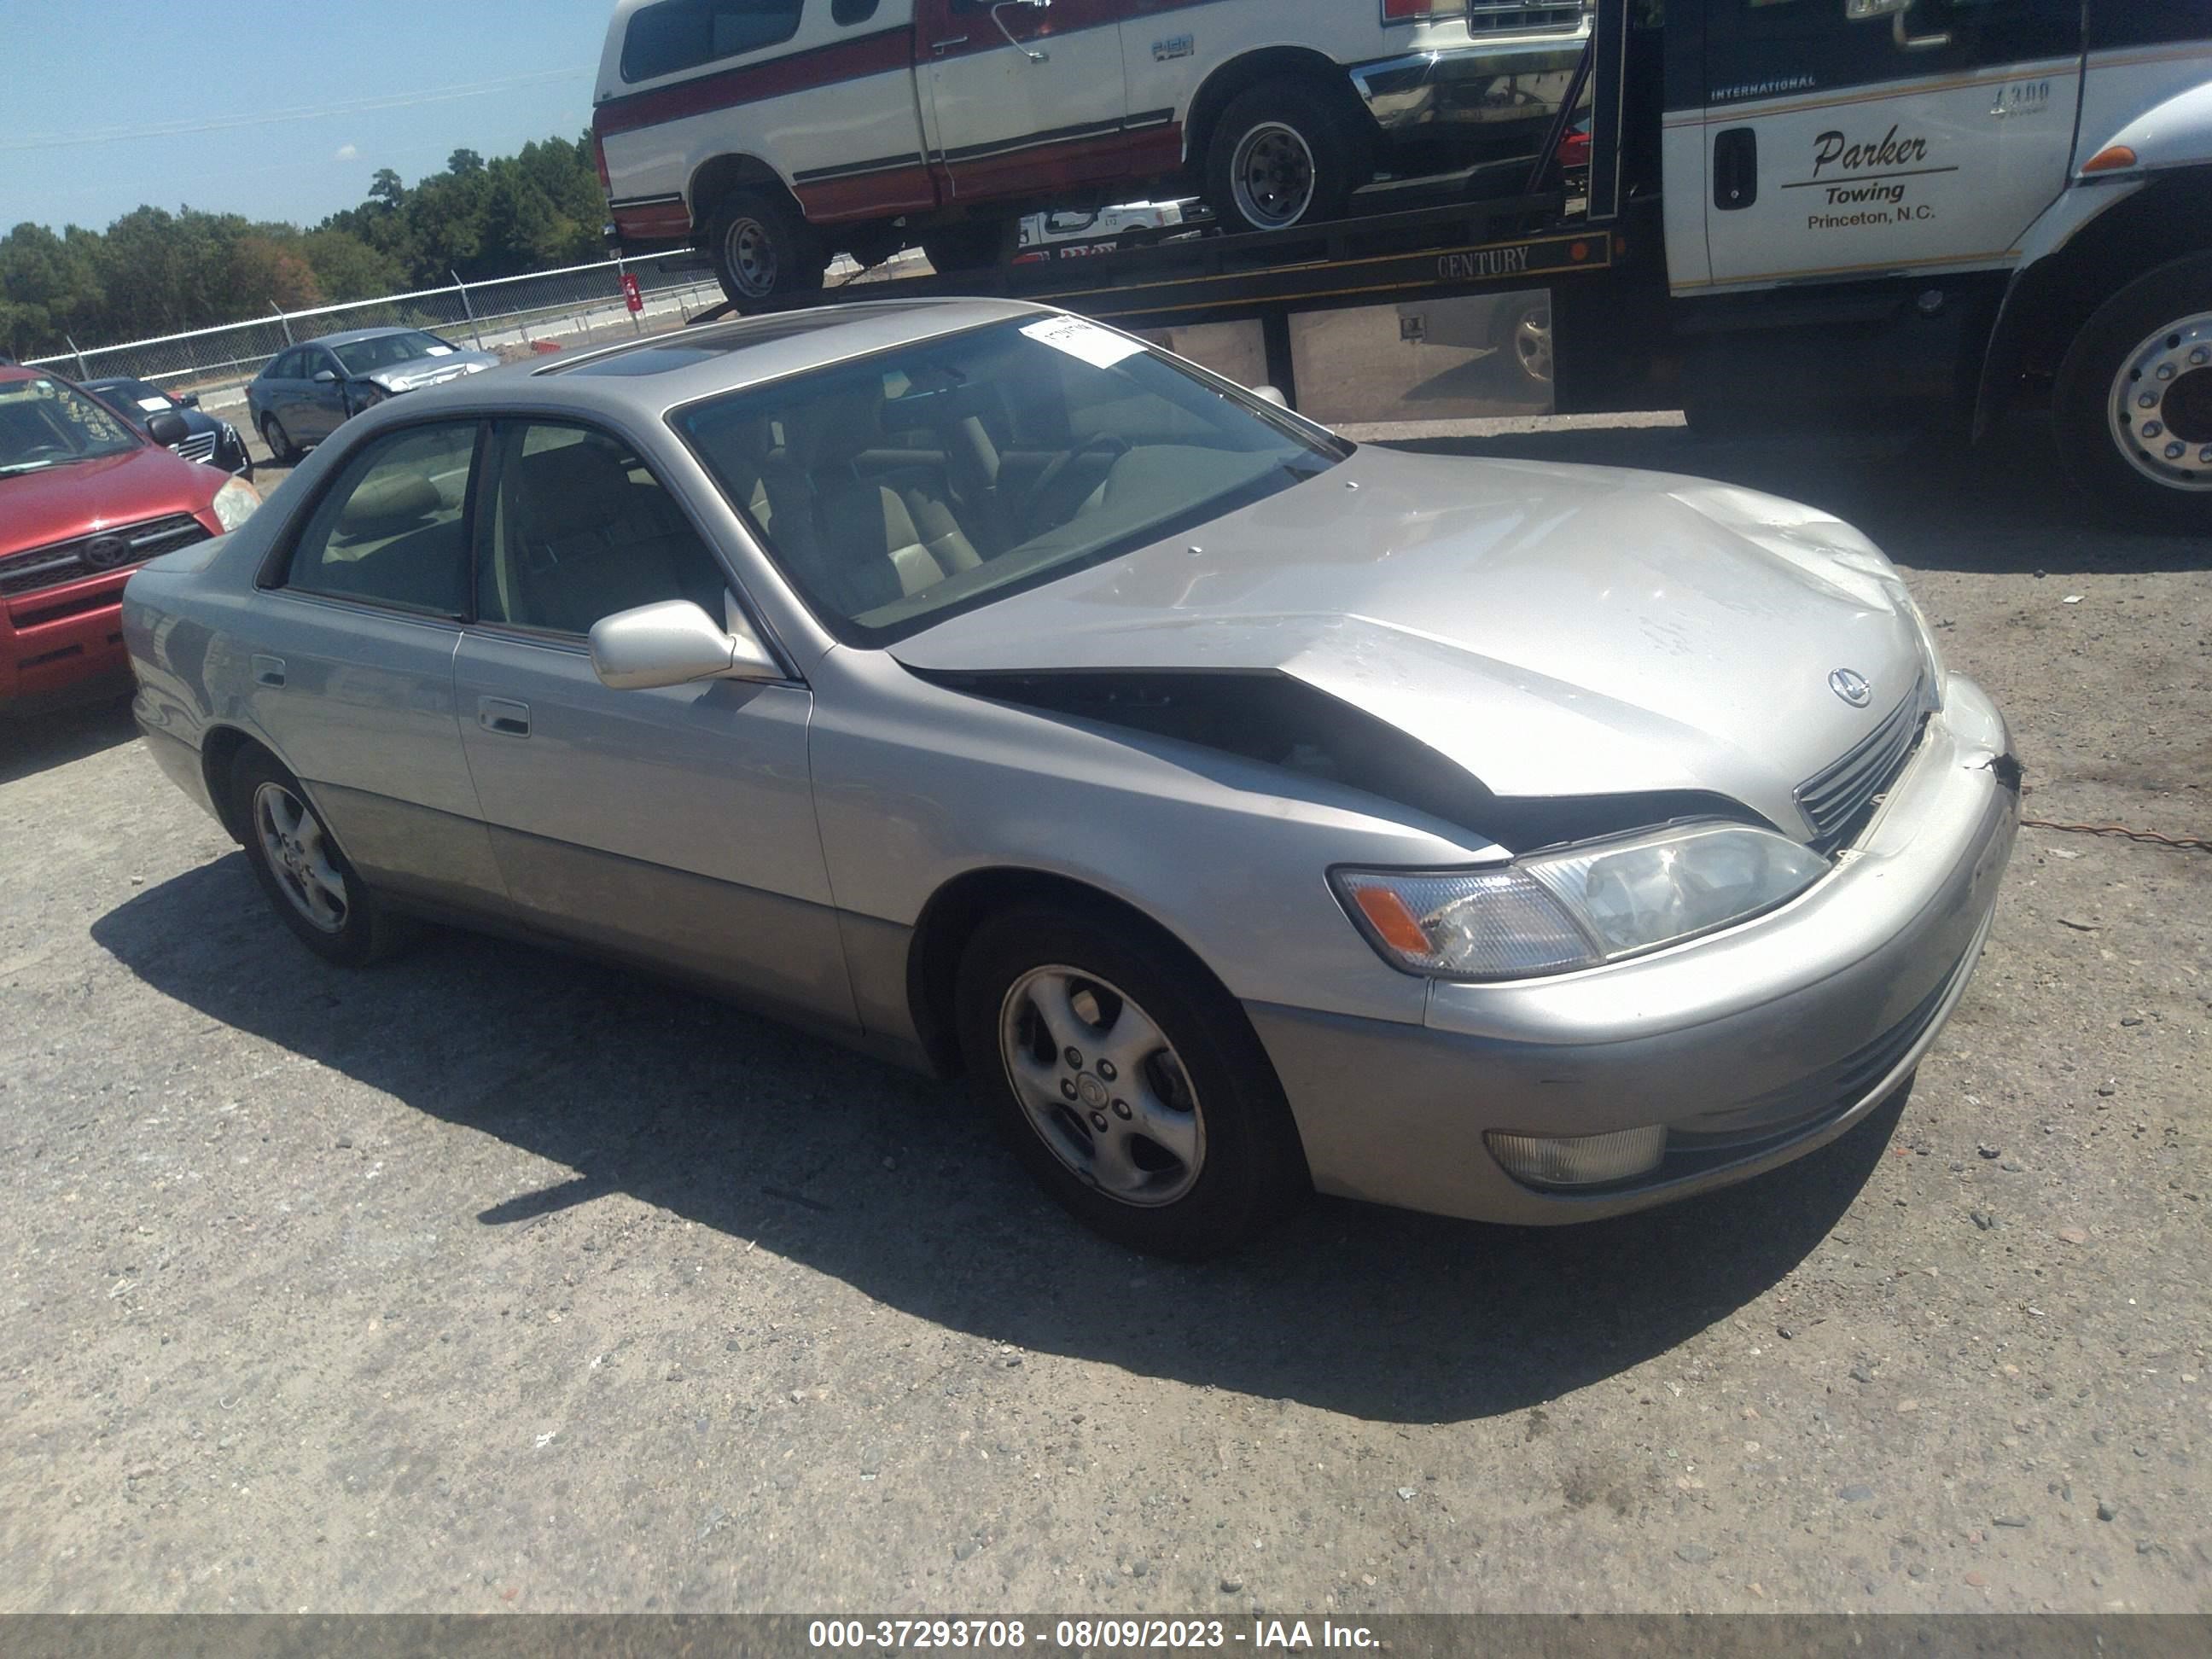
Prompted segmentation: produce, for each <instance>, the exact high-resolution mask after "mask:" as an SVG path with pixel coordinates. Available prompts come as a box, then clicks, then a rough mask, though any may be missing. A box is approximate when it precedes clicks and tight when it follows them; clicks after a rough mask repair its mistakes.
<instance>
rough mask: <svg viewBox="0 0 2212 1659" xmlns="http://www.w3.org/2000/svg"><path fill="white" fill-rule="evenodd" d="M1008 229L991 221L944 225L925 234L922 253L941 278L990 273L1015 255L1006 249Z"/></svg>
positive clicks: (922, 237)
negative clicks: (955, 274) (974, 271)
mask: <svg viewBox="0 0 2212 1659" xmlns="http://www.w3.org/2000/svg"><path fill="white" fill-rule="evenodd" d="M1008 228H1009V227H1007V226H1006V225H1002V224H994V223H991V222H987V221H986V222H978V223H975V224H964V225H945V226H943V227H941V228H939V229H936V230H926V231H924V232H922V234H921V251H922V252H923V254H924V255H925V256H927V258H928V260H929V268H930V269H931V270H933V271H935V272H936V273H937V274H938V275H939V276H951V275H953V274H954V273H956V272H958V271H963V270H989V269H990V268H991V267H992V266H994V265H996V264H1004V263H1005V261H1006V256H1007V255H1008V254H1009V253H1010V252H1012V250H1011V249H1010V248H1008V246H1007V240H1008V238H1007V234H1006V233H1007V230H1008Z"/></svg>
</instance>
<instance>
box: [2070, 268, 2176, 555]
mask: <svg viewBox="0 0 2212 1659" xmlns="http://www.w3.org/2000/svg"><path fill="white" fill-rule="evenodd" d="M2145 398H2149V399H2152V400H2153V401H2152V402H2151V404H2149V406H2148V407H2145V406H2144V404H2143V401H2142V400H2143V399H2145ZM2051 430H2052V433H2053V434H2054V435H2055V436H2056V437H2057V440H2058V446H2059V451H2060V454H2061V456H2062V458H2063V459H2064V461H2065V464H2066V468H2067V471H2069V472H2070V473H2071V474H2072V475H2073V477H2074V481H2075V483H2077V484H2078V485H2080V486H2081V489H2083V490H2084V491H2085V492H2087V494H2088V495H2091V496H2093V497H2094V498H2095V500H2096V501H2097V502H2098V503H2099V505H2100V506H2101V507H2105V508H2106V510H2108V511H2110V512H2111V513H2113V514H2114V515H2116V516H2118V517H2119V518H2122V519H2124V520H2128V521H2130V522H2131V523H2135V524H2138V525H2142V526H2150V527H2155V528H2160V529H2165V530H2173V531H2179V532H2184V533H2189V532H2197V533H2202V532H2205V531H2208V530H2212V253H2195V254H2191V255H2190V256H2189V257H2188V258H2182V259H2176V260H2175V261H2173V262H2172V264H2166V265H2161V266H2160V267H2159V268H2158V269H2157V270H2152V271H2149V272H2147V273H2146V274H2144V275H2143V276H2138V277H2137V278H2136V280H2135V281H2134V282H2132V283H2129V284H2128V285H2127V286H2126V287H2125V288H2124V289H2121V290H2120V291H2119V292H2118V294H2115V295H2113V296H2112V298H2111V299H2109V300H2107V301H2105V303H2104V304H2103V305H2101V306H2100V307H2098V308H2097V310H2096V312H2095V313H2094V314H2093V316H2091V318H2090V319H2089V320H2088V322H2087V323H2086V324H2084V325H2082V329H2081V333H2080V334H2078V335H2076V336H2075V340H2074V344H2073V346H2072V347H2071V348H2070V349H2069V350H2068V352H2067V354H2066V361H2065V362H2064V363H2063V364H2062V365H2061V366H2060V368H2059V371H2058V383H2057V388H2056V389H2055V391H2054V392H2053V394H2052V399H2051ZM2177 450H2178V451H2179V453H2175V452H2176V451H2177Z"/></svg>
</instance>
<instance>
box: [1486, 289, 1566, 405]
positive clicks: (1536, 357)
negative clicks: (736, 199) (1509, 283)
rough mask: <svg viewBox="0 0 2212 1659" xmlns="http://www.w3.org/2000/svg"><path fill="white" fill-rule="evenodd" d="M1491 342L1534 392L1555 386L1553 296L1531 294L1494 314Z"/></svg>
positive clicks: (1492, 316)
mask: <svg viewBox="0 0 2212 1659" xmlns="http://www.w3.org/2000/svg"><path fill="white" fill-rule="evenodd" d="M1490 343H1491V345H1492V348H1493V349H1496V350H1498V351H1499V352H1502V353H1504V356H1505V359H1506V362H1507V364H1508V366H1509V367H1510V368H1511V369H1512V370H1513V371H1514V373H1515V374H1516V376H1517V378H1518V379H1519V380H1520V382H1521V384H1522V386H1527V387H1528V389H1529V390H1531V391H1540V390H1541V391H1549V390H1550V389H1551V386H1552V297H1551V295H1548V294H1538V295H1528V296H1525V297H1523V298H1521V299H1517V300H1514V301H1508V302H1506V303H1504V304H1502V305H1500V306H1499V307H1498V309H1497V310H1496V311H1494V312H1492V313H1491V319H1490Z"/></svg>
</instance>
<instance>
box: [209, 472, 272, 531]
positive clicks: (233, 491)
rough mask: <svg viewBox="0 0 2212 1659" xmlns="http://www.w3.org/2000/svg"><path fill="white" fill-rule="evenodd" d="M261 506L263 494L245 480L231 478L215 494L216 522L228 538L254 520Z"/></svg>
mask: <svg viewBox="0 0 2212 1659" xmlns="http://www.w3.org/2000/svg"><path fill="white" fill-rule="evenodd" d="M260 505H261V492H260V491H259V490H258V489H255V488H254V487H253V486H252V484H250V483H246V480H245V479H243V478H229V479H226V480H225V481H224V483H223V486H222V489H218V490H216V492H215V518H216V523H217V524H219V525H221V526H222V533H223V534H224V535H226V536H228V534H229V533H230V532H232V531H234V530H235V529H237V528H238V526H240V525H242V524H244V523H245V522H246V520H248V519H250V518H252V516H253V513H254V510H255V509H256V508H257V507H259V506H260Z"/></svg>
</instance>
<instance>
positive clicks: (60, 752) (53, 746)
mask: <svg viewBox="0 0 2212 1659" xmlns="http://www.w3.org/2000/svg"><path fill="white" fill-rule="evenodd" d="M137 735H138V727H137V725H136V723H134V722H133V721H132V720H131V700H130V698H129V697H128V696H114V697H110V698H106V699H103V700H102V701H100V702H90V703H83V704H80V705H78V706H76V707H74V708H57V709H53V710H52V711H50V712H46V713H42V714H27V715H25V716H23V717H21V719H9V720H0V783H13V782H15V780H16V779H18V778H27V777H30V776H32V775H34V774H36V773H40V772H46V771H50V770H52V769H53V768H55V767H57V766H66V765H68V764H69V763H70V762H71V761H77V760H83V759H84V758H85V757H88V756H90V755H97V754H99V753H100V751H101V750H104V749H112V748H114V747H116V745H118V744H125V743H129V742H130V741H131V739H132V738H135V737H137Z"/></svg>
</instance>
